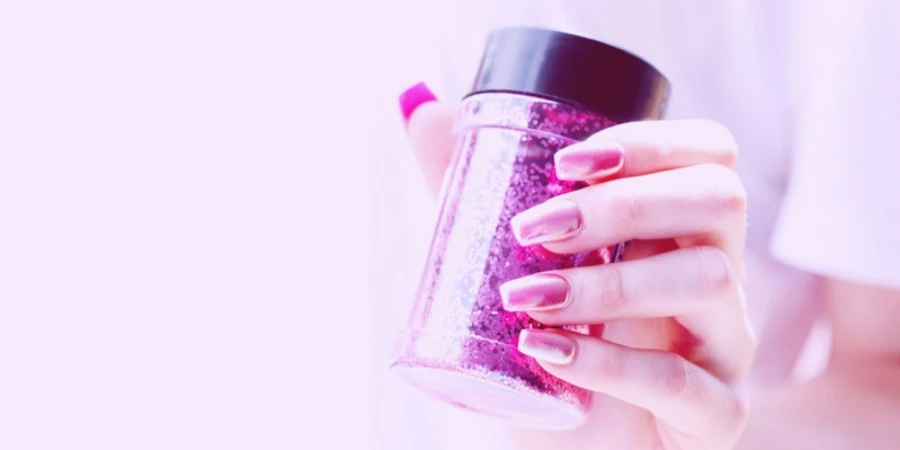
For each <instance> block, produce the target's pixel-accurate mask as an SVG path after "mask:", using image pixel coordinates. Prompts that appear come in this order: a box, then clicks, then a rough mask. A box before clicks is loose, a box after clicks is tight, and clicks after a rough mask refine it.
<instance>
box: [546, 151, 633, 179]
mask: <svg viewBox="0 0 900 450" xmlns="http://www.w3.org/2000/svg"><path fill="white" fill-rule="evenodd" d="M624 164H625V152H623V151H622V149H621V148H617V147H616V146H614V145H610V146H608V147H605V148H573V149H563V150H561V151H560V152H559V153H557V154H556V174H557V175H558V176H559V178H561V179H564V180H586V179H591V178H605V177H608V176H610V175H614V174H616V173H618V172H619V171H620V170H622V166H624Z"/></svg>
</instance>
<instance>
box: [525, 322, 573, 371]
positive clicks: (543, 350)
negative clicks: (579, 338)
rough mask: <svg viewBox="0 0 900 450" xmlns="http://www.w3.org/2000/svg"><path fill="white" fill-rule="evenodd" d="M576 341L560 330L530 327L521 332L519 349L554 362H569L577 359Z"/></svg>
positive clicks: (533, 356)
mask: <svg viewBox="0 0 900 450" xmlns="http://www.w3.org/2000/svg"><path fill="white" fill-rule="evenodd" d="M576 349H577V345H576V344H575V341H574V340H573V339H572V338H570V337H568V336H566V335H564V334H562V333H560V332H558V331H550V330H537V329H534V328H528V329H525V330H522V332H521V333H520V334H519V351H520V352H522V353H524V354H526V355H528V356H531V357H532V358H536V359H540V360H543V361H547V362H549V363H553V364H569V363H570V362H572V360H573V359H575V350H576Z"/></svg>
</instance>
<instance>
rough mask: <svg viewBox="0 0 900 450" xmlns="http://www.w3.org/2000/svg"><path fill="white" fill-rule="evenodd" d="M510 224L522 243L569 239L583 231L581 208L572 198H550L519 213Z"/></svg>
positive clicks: (541, 242) (530, 243) (531, 243)
mask: <svg viewBox="0 0 900 450" xmlns="http://www.w3.org/2000/svg"><path fill="white" fill-rule="evenodd" d="M510 226H511V227H512V232H513V235H515V237H516V240H517V241H519V243H520V244H522V245H535V244H543V243H545V242H552V241H558V240H562V239H567V238H570V237H572V236H575V235H576V234H578V233H579V232H580V231H581V226H582V221H581V210H580V209H579V208H578V204H576V203H575V202H573V201H571V200H549V201H547V202H544V203H542V204H540V205H538V206H535V207H534V208H531V209H528V210H525V211H523V212H521V213H519V214H518V215H517V216H515V217H513V218H512V220H510Z"/></svg>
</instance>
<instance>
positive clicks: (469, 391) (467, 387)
mask: <svg viewBox="0 0 900 450" xmlns="http://www.w3.org/2000/svg"><path fill="white" fill-rule="evenodd" d="M419 338H420V339H421V338H423V336H421V335H419ZM462 340H464V341H470V342H471V341H472V340H475V341H477V343H478V348H479V349H485V350H490V351H491V352H492V354H494V355H500V358H502V359H507V358H508V357H515V358H523V357H524V356H523V355H521V354H519V353H518V350H517V349H516V348H515V347H513V346H510V345H505V344H501V343H499V342H491V341H486V340H484V339H482V338H477V337H474V336H467V337H465V338H463V339H462ZM420 342H421V341H420ZM487 347H489V349H488V348H487ZM414 353H416V352H414ZM429 356H431V355H429ZM391 370H392V371H393V372H394V373H395V374H396V375H397V376H398V377H399V378H400V379H401V380H403V381H404V382H406V383H408V384H410V385H412V386H413V387H415V388H418V389H419V390H422V391H424V392H426V393H428V394H430V395H431V396H432V397H435V398H437V399H438V400H441V401H443V402H445V403H448V404H451V405H454V406H457V407H460V408H463V409H466V410H469V411H473V412H476V413H480V414H484V415H488V416H492V417H495V418H498V419H501V420H503V421H505V422H508V423H510V424H511V425H516V426H520V427H525V428H534V429H545V430H568V429H573V428H577V427H579V426H581V425H583V424H584V422H585V421H586V420H587V412H586V409H587V406H588V402H589V397H588V398H587V399H585V398H584V397H580V398H581V399H580V400H576V399H575V397H573V396H572V395H571V393H568V394H562V396H560V395H559V394H554V393H552V392H542V390H541V389H539V388H535V387H534V386H533V385H529V383H527V382H526V381H525V380H523V379H517V378H516V377H515V376H510V374H506V373H503V372H500V371H496V370H491V369H490V368H489V367H485V366H481V365H471V364H455V365H448V364H447V361H444V360H442V358H438V359H434V358H432V357H427V356H425V355H422V354H418V355H410V354H407V355H406V357H403V358H399V359H397V360H395V362H394V363H393V364H392V365H391ZM547 376H549V374H547ZM557 382H560V381H559V380H557Z"/></svg>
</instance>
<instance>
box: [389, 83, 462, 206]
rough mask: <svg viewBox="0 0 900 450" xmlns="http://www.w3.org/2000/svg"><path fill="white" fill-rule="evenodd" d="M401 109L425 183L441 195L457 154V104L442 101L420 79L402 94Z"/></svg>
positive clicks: (433, 192)
mask: <svg viewBox="0 0 900 450" xmlns="http://www.w3.org/2000/svg"><path fill="white" fill-rule="evenodd" d="M400 110H401V112H402V114H403V119H404V122H405V123H406V134H407V136H408V137H409V140H410V144H411V145H412V148H413V152H414V153H415V154H416V160H417V161H418V163H419V169H420V170H421V171H422V175H423V176H424V177H425V183H426V184H427V185H428V189H429V191H431V194H432V195H433V196H437V194H438V191H439V190H440V188H441V183H442V182H443V179H444V174H445V173H446V172H447V167H448V166H449V165H450V158H451V157H452V155H453V123H454V121H455V120H456V111H457V106H456V105H452V104H447V103H443V102H439V101H438V100H437V98H436V97H435V96H434V94H433V93H432V92H431V90H430V89H428V86H426V85H425V84H424V83H419V84H416V85H415V86H413V87H411V88H409V89H407V90H406V91H405V92H404V93H403V94H402V95H400Z"/></svg>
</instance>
